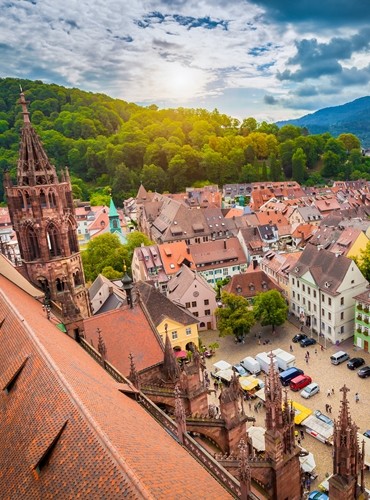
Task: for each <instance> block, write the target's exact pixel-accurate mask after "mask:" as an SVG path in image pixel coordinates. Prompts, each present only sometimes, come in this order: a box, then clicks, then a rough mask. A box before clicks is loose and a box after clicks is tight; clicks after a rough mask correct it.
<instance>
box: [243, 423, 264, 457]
mask: <svg viewBox="0 0 370 500" xmlns="http://www.w3.org/2000/svg"><path fill="white" fill-rule="evenodd" d="M265 432H266V429H265V428H264V427H249V429H247V433H248V436H249V437H250V438H251V439H252V445H253V448H255V449H256V450H257V451H265Z"/></svg>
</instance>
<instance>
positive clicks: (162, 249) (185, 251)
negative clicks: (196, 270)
mask: <svg viewBox="0 0 370 500" xmlns="http://www.w3.org/2000/svg"><path fill="white" fill-rule="evenodd" d="M158 250H159V253H160V255H161V259H162V263H163V269H164V271H165V273H166V274H167V275H172V274H175V273H177V272H178V271H179V270H180V268H181V266H182V263H183V262H184V260H185V259H186V260H188V261H189V262H192V261H193V258H192V256H191V247H188V246H187V244H186V243H185V241H176V242H175V241H174V242H171V243H162V244H161V245H158Z"/></svg>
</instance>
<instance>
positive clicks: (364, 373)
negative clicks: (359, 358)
mask: <svg viewBox="0 0 370 500" xmlns="http://www.w3.org/2000/svg"><path fill="white" fill-rule="evenodd" d="M357 375H358V376H359V377H361V378H367V377H370V366H363V367H362V368H360V369H359V371H358V372H357Z"/></svg>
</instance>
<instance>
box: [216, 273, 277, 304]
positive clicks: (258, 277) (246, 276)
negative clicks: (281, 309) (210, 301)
mask: <svg viewBox="0 0 370 500" xmlns="http://www.w3.org/2000/svg"><path fill="white" fill-rule="evenodd" d="M248 271H249V268H248ZM222 290H223V291H225V292H228V293H233V294H235V295H241V296H242V297H246V298H251V297H255V296H256V295H257V293H260V292H267V291H268V290H278V291H279V292H280V291H281V288H280V287H279V286H278V285H277V284H276V283H274V282H273V281H272V280H271V279H270V278H269V277H268V276H267V274H266V273H264V272H263V271H261V270H260V269H256V270H252V269H251V270H250V271H249V272H247V273H241V274H237V275H236V276H233V277H232V278H231V280H230V281H229V283H228V284H227V285H225V286H224V287H223V289H222Z"/></svg>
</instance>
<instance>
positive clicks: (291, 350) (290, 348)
mask: <svg viewBox="0 0 370 500" xmlns="http://www.w3.org/2000/svg"><path fill="white" fill-rule="evenodd" d="M289 350H290V352H293V346H292V344H290V346H289Z"/></svg>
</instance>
